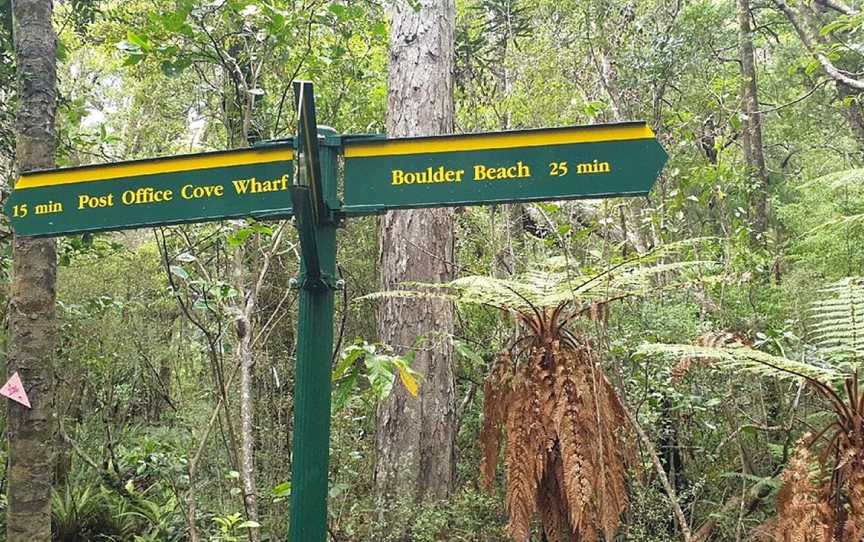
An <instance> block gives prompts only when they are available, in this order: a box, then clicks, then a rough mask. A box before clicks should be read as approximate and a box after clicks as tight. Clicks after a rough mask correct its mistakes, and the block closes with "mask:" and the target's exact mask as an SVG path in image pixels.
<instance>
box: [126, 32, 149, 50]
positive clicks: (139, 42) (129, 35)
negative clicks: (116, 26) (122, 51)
mask: <svg viewBox="0 0 864 542" xmlns="http://www.w3.org/2000/svg"><path fill="white" fill-rule="evenodd" d="M126 41H127V42H129V43H131V44H132V45H135V46H136V47H138V48H139V49H141V50H142V51H145V52H146V51H149V50H150V49H151V45H150V42H148V41H147V40H146V39H145V38H144V37H142V36H139V35H138V34H136V33H135V32H133V31H132V30H127V31H126Z"/></svg>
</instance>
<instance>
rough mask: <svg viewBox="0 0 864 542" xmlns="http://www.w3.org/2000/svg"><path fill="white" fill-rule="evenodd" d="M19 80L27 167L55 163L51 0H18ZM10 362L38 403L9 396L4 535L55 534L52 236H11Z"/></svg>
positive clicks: (13, 539) (30, 541)
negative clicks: (15, 400) (19, 401)
mask: <svg viewBox="0 0 864 542" xmlns="http://www.w3.org/2000/svg"><path fill="white" fill-rule="evenodd" d="M13 10H14V11H13V16H14V38H15V61H16V66H17V79H18V99H19V102H18V111H17V116H16V135H17V142H16V154H17V161H18V168H19V170H21V171H27V170H33V169H42V168H52V167H54V165H55V163H54V153H55V148H56V137H55V128H54V119H55V115H56V110H57V91H56V81H57V77H56V60H55V59H56V49H57V39H56V36H55V34H54V29H53V27H52V25H51V12H52V3H51V1H50V0H16V2H14V3H13ZM13 275H14V278H13V282H12V286H11V292H10V306H9V350H8V359H7V369H8V372H9V374H12V373H13V372H15V371H18V373H19V374H20V375H21V380H22V381H23V383H24V387H25V389H26V391H27V394H28V395H29V397H30V403H31V405H32V407H33V408H32V409H27V408H24V407H22V406H21V405H19V404H17V403H12V402H8V404H7V412H8V423H9V429H8V436H9V448H8V450H9V470H8V482H9V486H8V494H7V497H8V502H9V505H8V509H7V515H6V539H7V541H8V542H49V541H50V540H51V482H52V477H53V473H54V457H53V444H54V438H53V437H54V416H53V379H54V370H53V368H54V347H55V341H56V339H55V322H54V301H55V284H56V276H57V257H56V249H55V243H54V240H53V239H23V238H15V239H14V241H13Z"/></svg>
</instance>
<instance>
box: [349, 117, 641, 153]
mask: <svg viewBox="0 0 864 542" xmlns="http://www.w3.org/2000/svg"><path fill="white" fill-rule="evenodd" d="M653 138H654V132H653V131H652V130H651V128H649V127H648V125H646V124H630V125H623V126H611V125H610V126H584V127H578V128H556V129H552V130H536V131H526V132H510V133H507V132H504V133H498V134H495V133H492V134H467V135H458V136H441V137H428V138H417V139H387V140H378V141H368V142H367V141H357V142H352V143H349V144H347V145H346V146H345V158H368V157H373V156H402V155H406V154H430V153H439V152H459V151H484V150H493V149H514V148H519V147H543V146H547V145H567V144H570V143H599V142H603V141H628V140H634V139H653Z"/></svg>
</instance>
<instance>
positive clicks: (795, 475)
mask: <svg viewBox="0 0 864 542" xmlns="http://www.w3.org/2000/svg"><path fill="white" fill-rule="evenodd" d="M814 465H815V460H814V458H813V456H812V455H811V453H810V450H808V449H807V447H806V446H805V445H804V443H803V442H799V444H798V448H797V449H796V451H795V455H794V456H793V457H792V458H791V459H790V460H789V463H788V464H787V465H786V469H785V470H784V471H783V474H782V476H781V479H782V480H783V486H782V487H781V488H780V491H779V492H778V493H777V514H778V517H777V526H776V530H775V538H776V539H777V540H778V541H781V542H832V541H833V530H834V529H833V526H834V517H833V516H834V514H833V511H832V509H831V505H830V504H829V499H828V490H827V488H826V487H825V484H822V483H819V482H818V481H815V482H814V480H813V474H812V472H811V471H812V468H813V467H814Z"/></svg>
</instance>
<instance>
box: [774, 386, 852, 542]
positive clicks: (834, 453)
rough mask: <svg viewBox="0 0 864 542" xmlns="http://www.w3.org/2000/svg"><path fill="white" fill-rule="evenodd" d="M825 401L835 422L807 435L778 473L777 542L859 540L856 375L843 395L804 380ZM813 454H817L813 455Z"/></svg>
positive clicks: (849, 541)
mask: <svg viewBox="0 0 864 542" xmlns="http://www.w3.org/2000/svg"><path fill="white" fill-rule="evenodd" d="M810 384H811V385H813V386H814V387H815V388H816V389H817V391H818V392H819V393H820V395H822V396H823V397H825V398H827V399H828V400H829V402H830V403H831V406H832V409H833V411H834V414H835V420H834V421H833V422H832V423H831V424H829V425H828V426H827V427H826V428H825V429H823V430H822V431H821V432H819V433H818V434H817V435H816V436H813V437H811V436H809V435H808V436H807V437H805V438H804V439H802V441H801V442H799V444H798V448H797V451H796V453H795V455H794V456H793V458H792V459H790V461H789V463H788V464H787V465H786V469H785V470H784V472H783V476H782V479H783V487H782V488H781V490H780V492H779V493H778V495H777V515H778V518H777V527H776V530H775V538H777V540H780V541H782V542H799V541H800V542H834V541H838V542H840V541H842V542H847V541H848V542H860V541H862V540H864V393H861V392H860V391H859V389H858V375H857V374H856V375H854V376H852V377H850V378H848V379H847V380H846V382H845V385H844V386H843V388H844V389H843V392H837V391H835V390H834V389H833V388H831V387H829V386H827V385H825V384H821V383H818V382H815V381H811V382H810ZM817 453H818V455H817Z"/></svg>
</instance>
